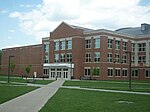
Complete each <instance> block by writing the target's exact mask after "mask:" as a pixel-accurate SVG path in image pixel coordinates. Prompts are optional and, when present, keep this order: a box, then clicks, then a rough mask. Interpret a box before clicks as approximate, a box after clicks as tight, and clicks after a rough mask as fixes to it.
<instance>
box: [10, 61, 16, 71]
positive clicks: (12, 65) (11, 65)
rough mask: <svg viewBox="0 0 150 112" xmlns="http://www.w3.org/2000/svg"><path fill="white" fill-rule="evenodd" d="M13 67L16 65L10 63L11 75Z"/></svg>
mask: <svg viewBox="0 0 150 112" xmlns="http://www.w3.org/2000/svg"><path fill="white" fill-rule="evenodd" d="M15 67H16V65H15V64H14V63H13V62H11V63H10V70H11V74H13V72H14V69H15Z"/></svg>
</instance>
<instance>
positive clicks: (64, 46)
mask: <svg viewBox="0 0 150 112" xmlns="http://www.w3.org/2000/svg"><path fill="white" fill-rule="evenodd" d="M65 49H66V41H65V40H63V41H60V50H65Z"/></svg>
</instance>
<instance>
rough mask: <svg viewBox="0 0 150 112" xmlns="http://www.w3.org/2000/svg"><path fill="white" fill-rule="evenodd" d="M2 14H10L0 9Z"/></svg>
mask: <svg viewBox="0 0 150 112" xmlns="http://www.w3.org/2000/svg"><path fill="white" fill-rule="evenodd" d="M0 13H1V14H5V13H8V11H7V10H1V9H0Z"/></svg>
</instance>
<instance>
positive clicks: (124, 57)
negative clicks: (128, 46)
mask: <svg viewBox="0 0 150 112" xmlns="http://www.w3.org/2000/svg"><path fill="white" fill-rule="evenodd" d="M122 63H124V64H125V63H127V55H126V54H123V55H122Z"/></svg>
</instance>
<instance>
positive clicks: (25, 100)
mask: <svg viewBox="0 0 150 112" xmlns="http://www.w3.org/2000/svg"><path fill="white" fill-rule="evenodd" d="M64 81H65V80H63V79H59V80H56V81H54V82H52V83H50V84H48V85H47V86H44V87H41V88H39V89H36V90H34V91H32V92H29V93H27V94H25V95H22V96H20V97H17V98H15V99H12V100H10V101H8V102H5V103H3V104H1V105H0V112H38V111H39V110H40V109H41V108H42V107H43V106H44V105H45V103H46V102H47V101H48V100H49V99H50V98H51V97H52V96H53V95H54V94H55V93H56V92H57V90H58V89H59V87H61V86H62V84H63V83H64Z"/></svg>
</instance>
